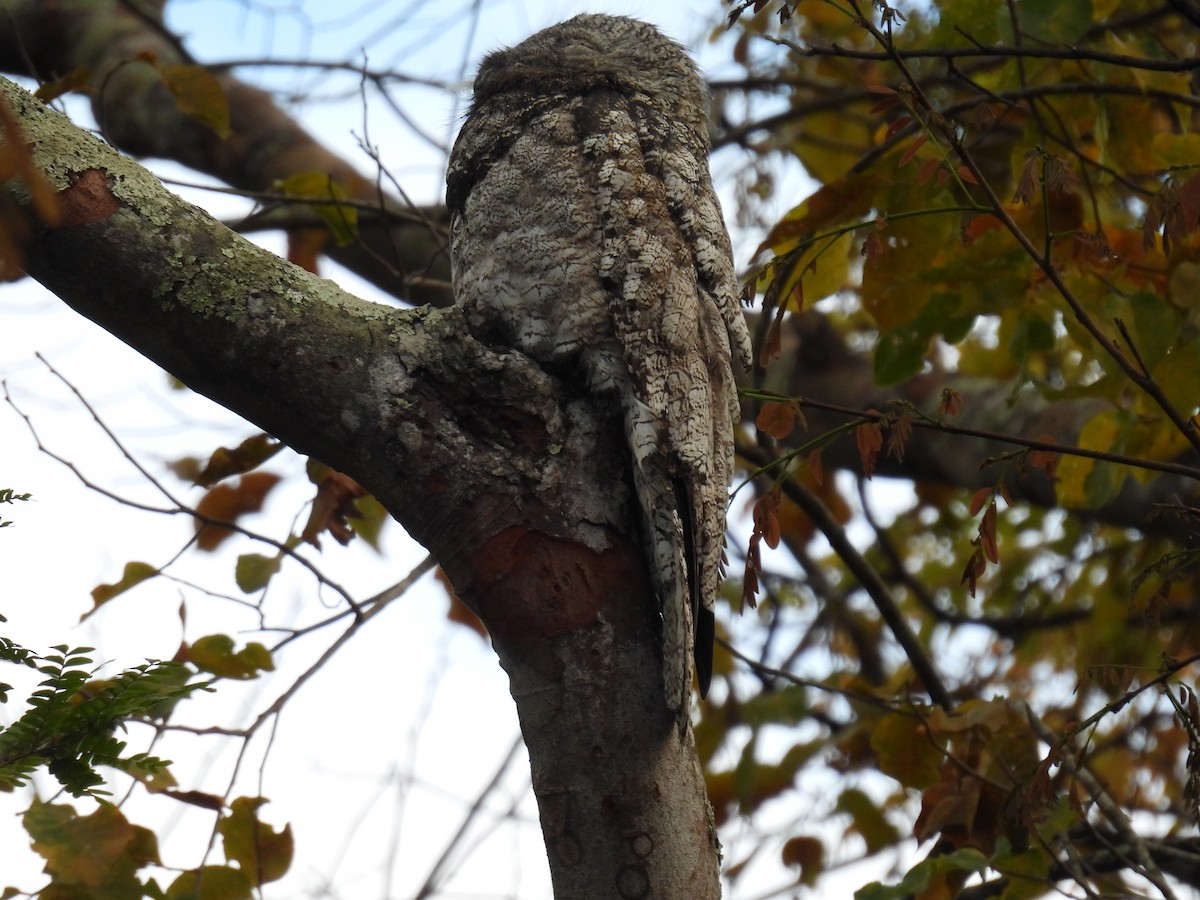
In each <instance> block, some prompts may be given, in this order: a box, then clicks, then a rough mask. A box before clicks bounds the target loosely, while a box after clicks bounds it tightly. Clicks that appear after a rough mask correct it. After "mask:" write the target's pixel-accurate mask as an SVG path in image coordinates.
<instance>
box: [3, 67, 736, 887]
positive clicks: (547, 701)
mask: <svg viewBox="0 0 1200 900" xmlns="http://www.w3.org/2000/svg"><path fill="white" fill-rule="evenodd" d="M0 96H2V97H3V98H4V102H6V103H7V104H8V106H9V107H10V108H11V109H12V111H13V113H14V114H15V117H16V119H17V121H18V122H19V125H20V129H21V132H22V139H21V141H20V146H21V147H27V148H28V151H29V153H30V154H31V157H30V160H31V161H32V163H33V165H34V166H35V168H36V169H37V171H38V172H40V173H41V175H40V177H42V178H44V179H46V181H47V182H48V183H49V186H50V187H51V189H52V191H53V192H54V193H55V195H56V196H57V198H58V207H59V209H58V212H59V215H58V217H57V218H58V221H57V224H56V225H55V226H53V227H51V226H49V225H47V224H46V223H45V221H42V220H39V219H38V218H37V217H36V216H35V214H34V213H33V211H32V209H33V207H32V200H31V192H30V190H29V184H28V182H25V183H22V182H20V181H17V180H15V179H14V180H11V181H10V182H9V183H8V184H7V185H5V186H4V189H3V191H0V197H7V198H9V199H11V200H14V201H15V202H16V204H17V206H18V208H19V209H20V210H21V211H22V212H23V215H24V216H25V218H26V219H27V221H28V224H29V232H30V238H29V240H28V242H27V244H26V245H25V246H24V248H23V251H24V257H23V264H24V266H25V268H26V270H27V271H28V272H29V274H30V275H32V276H33V277H34V278H36V279H38V280H39V281H41V282H42V283H43V284H44V285H46V286H47V287H48V288H49V289H50V290H52V291H53V292H54V293H56V294H57V295H58V296H60V297H61V298H62V299H63V300H65V301H66V302H67V303H68V304H70V305H71V306H72V307H73V308H74V309H76V310H77V311H79V312H80V313H82V314H83V315H85V316H87V317H88V318H90V319H92V320H93V321H95V322H97V323H98V324H99V325H100V326H101V327H103V328H105V329H106V330H108V331H110V332H111V333H113V334H114V335H116V336H118V337H120V338H121V339H122V340H124V341H125V342H126V343H128V344H130V345H131V346H132V347H134V348H135V349H137V350H138V351H140V352H141V353H143V354H145V355H146V356H148V357H149V358H151V359H153V360H155V361H156V362H158V363H159V364H160V365H162V366H163V367H164V368H166V369H167V370H168V371H170V372H172V373H173V374H174V375H176V376H177V377H179V378H180V379H181V380H183V381H184V382H185V383H186V384H188V385H189V386H191V387H192V388H193V389H195V390H198V391H200V392H201V393H204V394H205V395H207V396H209V397H211V398H212V399H213V400H215V401H217V402H218V403H221V404H222V405H224V406H226V407H228V408H229V409H231V410H234V411H235V412H237V413H239V414H241V415H243V416H245V417H246V418H248V419H250V420H251V421H253V422H255V423H256V424H257V425H259V426H260V427H262V428H263V429H265V430H266V431H268V432H270V433H272V434H274V435H276V436H277V437H279V438H280V439H282V440H283V441H285V442H286V443H288V444H289V445H291V446H292V447H294V448H296V449H297V450H299V451H301V452H304V453H308V454H311V455H314V456H316V457H318V458H320V459H321V460H323V461H324V462H326V463H328V464H329V465H331V466H334V467H335V468H337V469H339V470H341V471H343V472H346V473H347V474H349V475H351V476H352V477H354V478H355V479H357V480H358V481H359V482H360V483H362V484H363V485H364V486H365V487H367V488H368V489H369V490H370V491H371V492H372V493H374V494H375V495H376V496H377V497H378V498H379V499H380V500H381V501H382V502H383V503H384V505H385V506H386V507H387V508H388V509H389V510H390V511H391V512H392V513H393V515H395V516H396V518H397V519H399V520H400V522H401V524H403V525H404V527H405V528H406V529H407V530H408V531H409V532H410V533H411V534H412V535H413V536H414V537H415V538H416V539H417V540H419V541H421V543H423V544H424V545H425V546H426V547H427V548H428V549H429V550H430V551H431V552H432V553H433V554H434V556H435V557H436V558H437V559H438V561H439V562H440V563H441V565H442V566H443V568H444V569H445V571H446V572H447V574H448V575H449V576H450V578H451V580H452V582H453V583H454V585H455V588H456V590H457V591H458V592H459V593H460V595H461V596H462V597H463V599H464V600H466V601H467V602H468V603H469V604H471V605H472V607H473V608H474V609H475V610H476V611H477V612H478V613H479V614H480V616H481V617H482V618H483V620H484V621H485V622H486V623H487V624H488V627H489V629H490V631H491V633H492V635H493V639H494V643H495V646H496V649H497V652H498V653H499V655H500V659H501V663H502V665H503V666H504V667H505V668H506V670H507V671H508V672H509V675H510V678H511V685H512V693H513V697H514V699H515V700H516V702H517V708H518V712H519V714H520V718H521V723H522V731H523V734H524V737H525V740H526V743H527V745H528V747H529V751H530V757H531V760H532V763H533V782H534V789H535V792H536V794H537V797H538V801H539V804H540V807H541V811H542V825H543V830H544V833H545V837H546V841H547V847H548V849H549V852H550V858H551V871H552V877H553V880H554V885H555V896H556V897H558V898H559V900H563V898H584V897H594V896H596V895H597V892H598V891H599V892H600V893H603V894H604V895H606V896H642V895H643V893H642V892H643V891H644V890H646V889H649V888H652V889H653V891H654V893H655V894H656V895H659V896H672V897H696V898H706V897H716V896H717V895H718V893H719V884H718V881H717V868H716V866H717V854H716V841H715V836H714V834H713V832H712V828H711V824H710V819H709V813H708V807H707V803H706V800H705V794H704V784H703V780H702V776H701V772H700V768H699V763H698V761H697V759H696V755H695V750H694V747H693V746H692V743H691V736H690V732H688V733H685V734H683V735H681V734H680V733H679V731H678V730H677V728H676V727H675V725H674V716H673V714H672V713H671V712H670V711H669V710H668V709H667V708H666V705H665V703H664V702H663V687H662V683H661V674H660V672H661V665H660V661H659V644H660V638H659V634H658V625H657V613H656V604H655V603H654V602H653V599H652V597H651V595H650V591H649V588H648V582H647V578H646V573H645V568H644V566H645V563H644V561H643V558H642V554H641V551H640V542H638V541H636V540H631V539H630V537H629V535H636V530H635V527H634V525H633V524H632V522H633V520H632V518H631V515H630V505H629V485H628V484H627V483H626V477H627V474H628V473H627V471H626V470H627V468H628V466H627V464H626V462H625V454H624V452H623V451H622V449H621V447H620V435H621V434H622V430H621V428H620V426H619V424H618V423H615V422H613V421H610V420H608V419H606V418H604V413H603V412H601V411H598V410H597V409H595V408H593V407H592V406H591V405H590V402H589V400H588V399H587V398H586V397H581V396H580V395H579V394H578V393H575V392H573V391H572V390H571V388H570V386H568V385H564V384H562V383H560V382H558V381H556V380H554V379H553V378H551V377H549V376H548V375H547V374H546V373H544V372H542V371H541V370H540V369H539V368H538V367H537V366H536V365H535V364H534V363H532V362H531V361H530V360H528V359H526V358H525V357H522V356H520V355H516V354H498V353H495V352H493V351H492V350H490V349H489V348H487V347H485V346H483V345H481V344H479V343H478V342H476V341H475V340H473V339H472V338H470V337H469V336H467V335H466V333H465V331H464V329H463V327H462V321H461V317H460V315H459V313H458V311H457V309H454V308H451V309H446V310H431V309H428V308H424V309H418V310H396V309H393V308H390V307H385V306H381V305H376V304H371V303H367V302H365V301H362V300H360V299H358V298H356V297H353V296H351V295H349V294H347V293H345V292H344V291H341V290H340V289H338V288H337V287H336V286H335V285H333V284H332V283H330V282H328V281H324V280H322V279H320V278H316V277H314V276H312V275H310V274H309V273H307V272H305V271H303V270H302V269H300V268H298V267H296V266H293V265H291V264H290V263H287V262H285V261H284V260H281V259H279V258H278V257H276V256H274V255H272V254H270V253H268V252H266V251H264V250H262V249H260V248H258V247H256V246H254V245H252V244H250V243H248V242H247V241H246V240H244V239H243V238H241V237H240V236H238V235H236V234H234V233H233V232H231V231H229V230H228V229H226V228H225V227H224V226H222V225H220V224H219V223H218V222H216V221H215V220H213V219H212V218H210V217H209V216H208V215H207V214H205V213H204V212H202V211H201V210H198V209H196V208H194V207H192V206H189V205H188V204H186V203H184V202H183V201H181V200H180V199H179V198H177V197H175V196H174V195H173V194H171V193H169V192H168V191H166V190H165V189H164V188H163V187H162V186H161V185H160V184H159V183H158V182H157V180H156V179H154V178H153V176H151V175H150V174H149V173H147V172H146V171H145V170H143V169H141V168H140V167H139V166H137V165H136V164H134V163H132V162H131V161H129V160H127V159H124V158H122V157H120V156H118V155H117V154H116V153H115V152H114V151H113V150H112V149H111V148H109V147H108V146H107V145H106V144H104V143H103V142H102V141H100V140H98V139H96V138H93V137H92V136H90V135H88V134H86V133H84V132H82V131H80V130H79V129H77V128H75V127H74V126H73V125H71V124H70V123H69V122H68V121H67V120H66V119H64V118H63V117H62V116H60V115H58V114H57V113H55V112H54V111H52V110H49V109H47V108H46V107H45V106H43V105H42V104H41V103H40V102H39V101H37V100H35V99H34V98H33V97H31V96H30V95H29V94H27V93H26V92H24V91H23V90H21V89H20V88H18V87H17V86H15V85H13V84H11V83H10V82H7V81H3V80H0ZM6 149H12V150H14V151H15V152H17V153H18V154H19V153H21V150H20V149H19V148H18V147H17V146H15V145H13V146H10V147H8V148H6ZM601 885H606V886H607V887H604V888H600V887H599V886H601Z"/></svg>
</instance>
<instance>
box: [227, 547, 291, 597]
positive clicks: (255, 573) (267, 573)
mask: <svg viewBox="0 0 1200 900" xmlns="http://www.w3.org/2000/svg"><path fill="white" fill-rule="evenodd" d="M282 562H283V557H282V555H279V556H263V555H262V554H261V553H245V554H243V555H241V556H239V557H238V560H237V566H236V568H235V569H234V580H235V581H237V586H238V587H239V588H241V589H242V591H243V592H244V593H247V594H253V593H254V592H255V591H261V590H262V589H263V588H265V587H266V586H267V584H268V583H269V582H270V581H271V578H272V577H273V576H274V575H275V573H277V572H278V571H279V567H280V565H281V564H282Z"/></svg>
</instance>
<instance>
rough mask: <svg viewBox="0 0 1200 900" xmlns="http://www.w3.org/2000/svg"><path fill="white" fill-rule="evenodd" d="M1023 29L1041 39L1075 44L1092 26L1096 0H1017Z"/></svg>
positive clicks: (1042, 40)
mask: <svg viewBox="0 0 1200 900" xmlns="http://www.w3.org/2000/svg"><path fill="white" fill-rule="evenodd" d="M1016 8H1017V17H1018V19H1019V20H1020V23H1021V31H1022V32H1024V33H1025V34H1026V35H1027V36H1029V37H1031V38H1033V39H1034V40H1036V41H1038V42H1039V43H1046V44H1073V43H1075V42H1076V41H1077V40H1079V38H1081V37H1082V36H1083V34H1084V32H1086V31H1087V30H1088V29H1089V28H1091V27H1092V0H1054V2H1053V3H1047V2H1046V0H1017V5H1016Z"/></svg>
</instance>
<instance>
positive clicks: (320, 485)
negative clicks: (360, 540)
mask: <svg viewBox="0 0 1200 900" xmlns="http://www.w3.org/2000/svg"><path fill="white" fill-rule="evenodd" d="M308 477H309V480H310V481H312V482H313V484H315V485H316V486H317V495H316V496H315V497H313V502H312V509H311V510H310V512H309V516H308V521H307V522H306V523H305V525H304V530H303V531H302V532H301V534H300V538H301V540H303V541H306V542H307V543H309V544H312V545H313V546H314V547H317V548H319V547H320V546H321V541H320V536H321V535H322V534H324V533H328V534H330V535H332V536H333V539H334V540H335V541H337V542H338V543H339V544H342V545H343V546H344V545H346V544H348V543H350V541H351V539H352V538H353V537H354V530H353V529H352V528H351V527H350V523H349V521H348V519H349V518H350V517H351V516H354V515H355V514H356V513H357V512H358V508H357V507H356V506H355V503H357V501H358V500H360V499H362V498H364V497H367V496H368V494H367V491H366V488H364V487H363V486H362V485H360V484H359V483H358V482H357V481H355V480H354V479H353V478H351V477H350V476H349V475H343V474H342V473H341V472H338V471H337V470H336V469H331V468H330V467H329V466H326V465H324V464H323V463H319V462H317V461H316V460H314V459H310V460H309V461H308Z"/></svg>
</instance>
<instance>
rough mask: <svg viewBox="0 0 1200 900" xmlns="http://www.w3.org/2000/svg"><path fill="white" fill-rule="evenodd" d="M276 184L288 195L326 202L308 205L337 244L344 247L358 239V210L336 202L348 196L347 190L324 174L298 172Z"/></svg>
mask: <svg viewBox="0 0 1200 900" xmlns="http://www.w3.org/2000/svg"><path fill="white" fill-rule="evenodd" d="M278 186H279V189H280V190H281V191H283V193H284V194H286V195H287V196H289V197H295V198H297V199H300V200H314V201H318V200H319V201H329V202H321V203H310V204H309V208H310V209H311V210H312V211H313V213H314V214H316V215H317V216H318V217H320V219H321V221H323V222H324V223H325V225H326V227H327V228H328V229H329V231H330V233H331V234H332V235H333V239H334V240H335V241H337V243H338V246H341V247H344V246H345V245H347V244H350V243H353V242H354V241H355V240H357V238H358V210H357V209H355V208H354V207H353V206H351V205H350V204H348V203H341V202H339V201H342V200H346V199H348V198H349V193H348V192H347V191H346V189H345V187H343V186H342V184H341V183H339V182H338V181H335V180H334V179H333V178H332V177H330V176H329V175H328V174H327V173H325V172H297V173H296V174H294V175H289V176H288V177H287V178H284V179H283V180H281V181H280V182H278Z"/></svg>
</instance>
